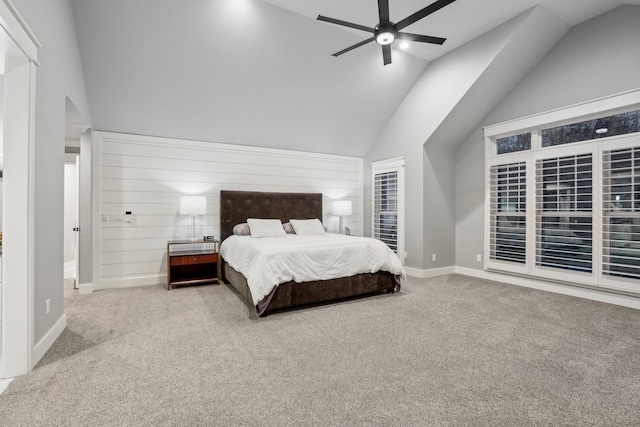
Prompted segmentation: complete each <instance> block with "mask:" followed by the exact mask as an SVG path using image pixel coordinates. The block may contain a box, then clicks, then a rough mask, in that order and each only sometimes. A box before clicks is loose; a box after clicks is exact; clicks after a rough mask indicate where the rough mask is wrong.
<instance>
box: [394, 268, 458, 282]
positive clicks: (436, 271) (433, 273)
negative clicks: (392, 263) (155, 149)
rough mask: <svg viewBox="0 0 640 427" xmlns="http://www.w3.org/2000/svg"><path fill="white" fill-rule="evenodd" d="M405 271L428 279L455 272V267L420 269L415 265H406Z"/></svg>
mask: <svg viewBox="0 0 640 427" xmlns="http://www.w3.org/2000/svg"><path fill="white" fill-rule="evenodd" d="M404 271H405V272H406V273H407V274H408V275H409V276H412V277H417V278H419V279H427V278H429V277H438V276H446V275H447V274H453V273H455V267H454V266H449V267H439V268H431V269H428V270H420V269H417V268H413V267H405V268H404Z"/></svg>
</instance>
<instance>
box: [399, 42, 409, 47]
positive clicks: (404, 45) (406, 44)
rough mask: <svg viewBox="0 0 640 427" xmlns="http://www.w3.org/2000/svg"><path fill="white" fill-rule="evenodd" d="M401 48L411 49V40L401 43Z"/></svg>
mask: <svg viewBox="0 0 640 427" xmlns="http://www.w3.org/2000/svg"><path fill="white" fill-rule="evenodd" d="M400 49H409V42H402V43H400Z"/></svg>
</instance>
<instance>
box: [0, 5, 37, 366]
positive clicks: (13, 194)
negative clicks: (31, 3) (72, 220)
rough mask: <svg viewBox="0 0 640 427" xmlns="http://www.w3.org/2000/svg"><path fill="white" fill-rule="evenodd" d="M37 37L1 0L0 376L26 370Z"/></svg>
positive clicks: (29, 345) (30, 329) (30, 316)
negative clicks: (0, 234) (0, 233)
mask: <svg viewBox="0 0 640 427" xmlns="http://www.w3.org/2000/svg"><path fill="white" fill-rule="evenodd" d="M39 47H40V44H39V43H38V41H37V39H36V38H35V36H34V35H33V33H32V32H31V31H30V30H29V28H28V27H27V25H26V23H25V22H24V20H23V19H22V18H21V17H20V15H19V14H18V12H17V10H16V9H15V7H14V6H13V4H12V3H11V1H10V0H1V1H0V57H1V58H2V59H3V62H4V67H3V68H4V74H5V78H4V81H5V93H6V100H5V112H4V114H5V129H4V156H5V162H4V172H3V180H4V185H5V187H4V203H3V210H4V212H3V213H4V214H3V244H2V246H3V256H2V285H1V286H0V288H1V289H0V292H2V307H1V310H2V311H1V315H2V331H1V334H2V354H1V355H0V361H1V363H0V378H12V377H15V376H17V375H23V374H26V373H28V372H29V371H30V370H31V369H32V366H31V353H32V351H33V348H34V342H33V294H34V256H33V247H34V242H35V239H34V233H33V223H34V220H33V215H34V214H33V206H34V203H33V202H34V200H33V199H34V189H33V185H34V184H33V183H34V179H33V178H34V166H33V165H34V152H33V151H34V146H35V143H34V141H35V100H36V98H35V84H36V66H37V65H38V64H37V50H38V48H39Z"/></svg>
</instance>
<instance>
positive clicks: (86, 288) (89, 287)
mask: <svg viewBox="0 0 640 427" xmlns="http://www.w3.org/2000/svg"><path fill="white" fill-rule="evenodd" d="M92 292H93V283H79V284H78V293H79V294H90V293H92Z"/></svg>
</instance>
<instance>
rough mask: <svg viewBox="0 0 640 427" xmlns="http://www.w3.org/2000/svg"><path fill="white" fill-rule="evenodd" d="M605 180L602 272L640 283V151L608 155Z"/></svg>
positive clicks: (607, 153)
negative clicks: (637, 280) (639, 280)
mask: <svg viewBox="0 0 640 427" xmlns="http://www.w3.org/2000/svg"><path fill="white" fill-rule="evenodd" d="M602 176H603V190H602V194H603V205H604V206H603V208H604V209H603V214H604V220H603V237H602V241H603V257H602V265H603V267H602V272H603V274H605V275H608V276H615V277H625V278H631V279H640V147H630V148H625V149H620V150H607V151H605V152H604V153H603V171H602Z"/></svg>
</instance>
